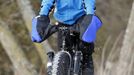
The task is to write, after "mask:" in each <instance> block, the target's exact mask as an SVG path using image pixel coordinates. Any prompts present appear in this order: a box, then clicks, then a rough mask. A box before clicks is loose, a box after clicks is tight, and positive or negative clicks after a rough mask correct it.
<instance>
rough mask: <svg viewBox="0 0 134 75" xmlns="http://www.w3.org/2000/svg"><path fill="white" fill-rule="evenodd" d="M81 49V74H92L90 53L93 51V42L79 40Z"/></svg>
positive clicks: (92, 67)
mask: <svg viewBox="0 0 134 75" xmlns="http://www.w3.org/2000/svg"><path fill="white" fill-rule="evenodd" d="M80 46H81V50H82V53H83V61H82V65H83V66H82V75H94V66H93V59H92V53H93V52H94V43H85V42H81V45H80Z"/></svg>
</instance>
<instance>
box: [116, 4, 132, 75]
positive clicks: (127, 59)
mask: <svg viewBox="0 0 134 75" xmlns="http://www.w3.org/2000/svg"><path fill="white" fill-rule="evenodd" d="M133 47H134V2H133V6H132V9H131V14H130V18H129V22H128V26H127V29H126V33H125V36H124V40H123V46H122V48H121V52H120V58H119V62H118V67H117V69H118V70H117V71H118V72H117V75H129V74H128V73H129V70H130V69H129V67H130V65H131V64H130V63H131V61H132V59H133V53H134V49H133ZM132 62H133V63H134V61H132ZM131 66H132V65H131Z"/></svg>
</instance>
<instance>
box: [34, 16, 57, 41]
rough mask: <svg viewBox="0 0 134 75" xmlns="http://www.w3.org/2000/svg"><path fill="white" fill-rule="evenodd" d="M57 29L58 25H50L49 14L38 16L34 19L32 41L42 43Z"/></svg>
mask: <svg viewBox="0 0 134 75" xmlns="http://www.w3.org/2000/svg"><path fill="white" fill-rule="evenodd" d="M56 29H57V27H56V26H54V25H50V19H49V17H48V16H46V15H40V16H37V17H35V18H33V20H32V41H33V42H39V43H40V42H42V41H44V40H45V39H47V38H48V37H49V36H50V35H51V34H52V33H54V32H56Z"/></svg>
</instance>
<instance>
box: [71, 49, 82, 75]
mask: <svg viewBox="0 0 134 75" xmlns="http://www.w3.org/2000/svg"><path fill="white" fill-rule="evenodd" d="M81 60H82V53H81V51H76V53H75V57H74V70H73V73H74V74H73V75H81Z"/></svg>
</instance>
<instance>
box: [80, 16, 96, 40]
mask: <svg viewBox="0 0 134 75" xmlns="http://www.w3.org/2000/svg"><path fill="white" fill-rule="evenodd" d="M92 17H93V15H92V14H88V15H85V16H84V18H83V20H82V22H81V23H80V25H81V26H80V39H82V36H83V34H84V33H85V31H86V30H87V28H88V26H89V25H90V23H91V21H92Z"/></svg>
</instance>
